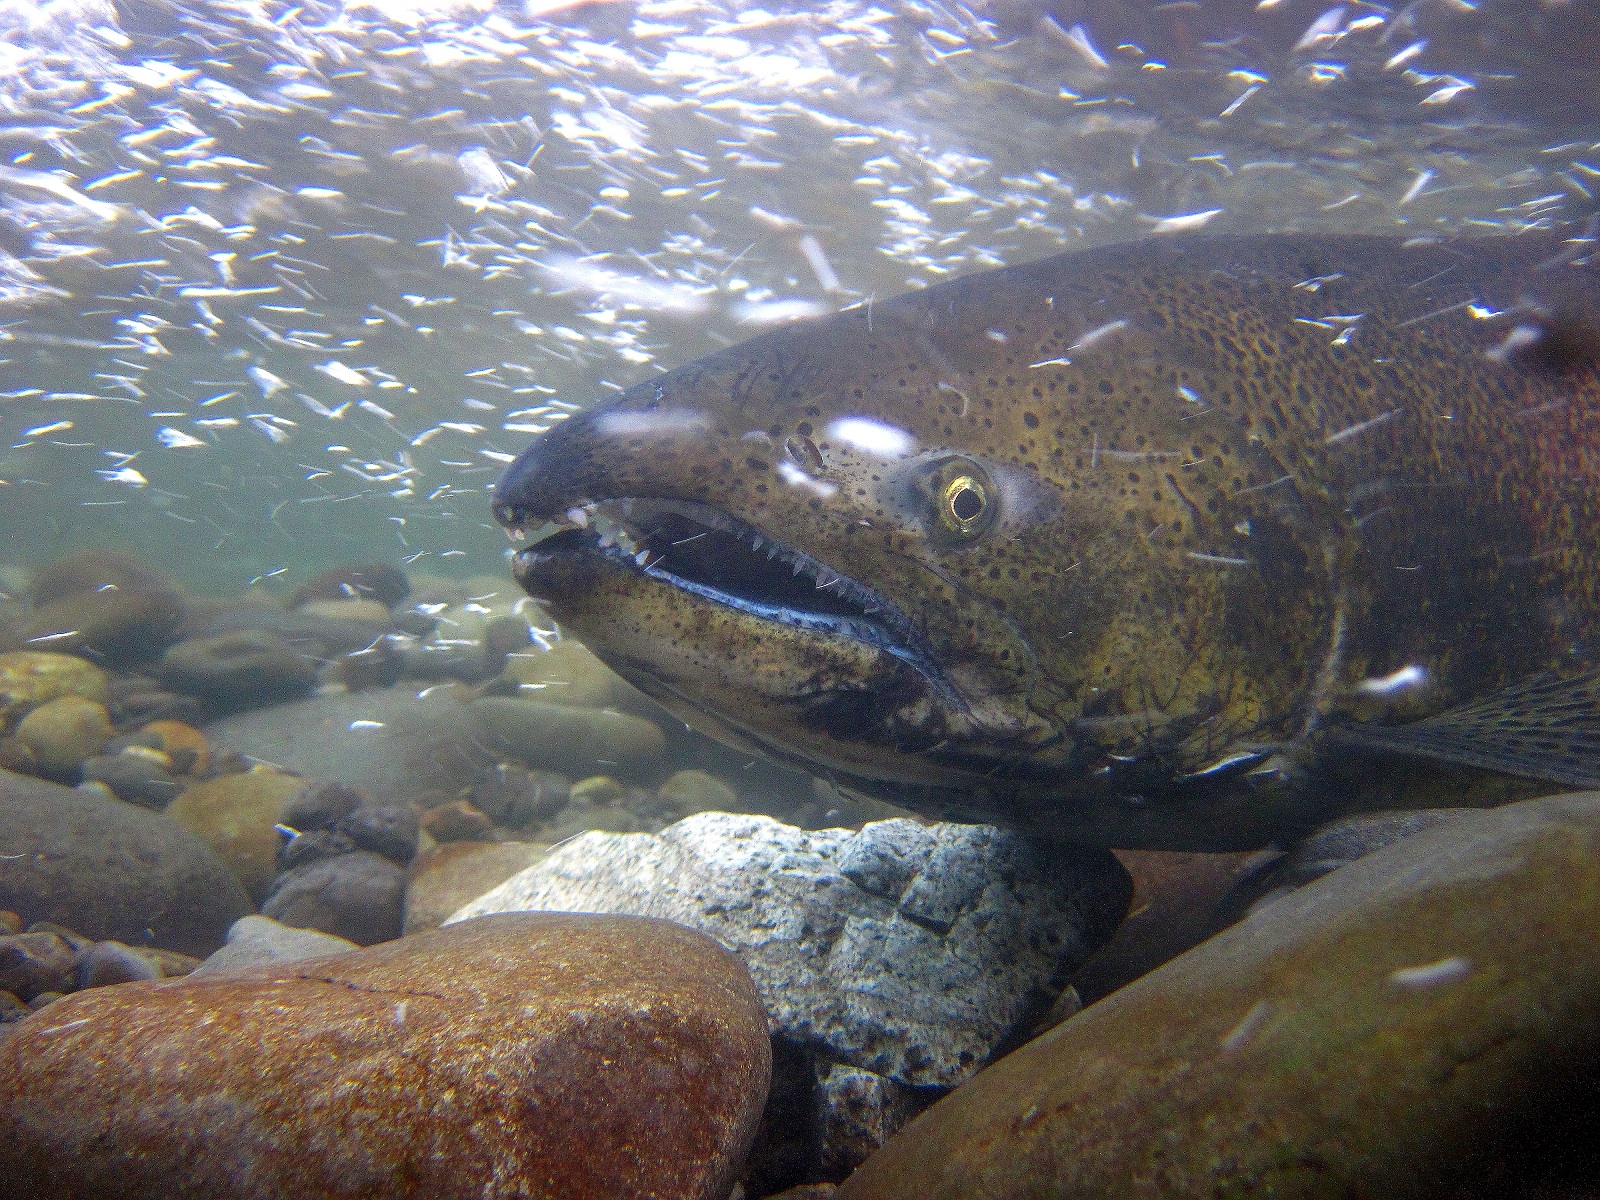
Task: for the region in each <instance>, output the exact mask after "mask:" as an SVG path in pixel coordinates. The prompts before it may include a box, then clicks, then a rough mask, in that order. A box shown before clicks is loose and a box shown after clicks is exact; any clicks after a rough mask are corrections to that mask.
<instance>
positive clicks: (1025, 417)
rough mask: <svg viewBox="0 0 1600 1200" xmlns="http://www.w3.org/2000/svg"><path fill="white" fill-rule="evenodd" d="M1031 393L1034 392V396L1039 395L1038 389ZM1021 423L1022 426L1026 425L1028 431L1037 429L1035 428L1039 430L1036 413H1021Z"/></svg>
mask: <svg viewBox="0 0 1600 1200" xmlns="http://www.w3.org/2000/svg"><path fill="white" fill-rule="evenodd" d="M1033 391H1034V395H1038V394H1039V389H1038V388H1034V389H1033ZM1022 423H1023V424H1024V425H1026V426H1027V427H1028V428H1029V429H1037V428H1039V414H1038V413H1034V412H1025V413H1023V414H1022Z"/></svg>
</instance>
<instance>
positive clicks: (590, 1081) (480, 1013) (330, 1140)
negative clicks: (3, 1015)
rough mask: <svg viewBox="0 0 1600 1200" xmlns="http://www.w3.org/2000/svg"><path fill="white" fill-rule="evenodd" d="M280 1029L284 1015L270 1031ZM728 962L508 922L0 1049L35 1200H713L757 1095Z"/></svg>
mask: <svg viewBox="0 0 1600 1200" xmlns="http://www.w3.org/2000/svg"><path fill="white" fill-rule="evenodd" d="M285 1014H292V1019H290V1020H286V1019H285ZM769 1064H770V1049H769V1046H768V1041H767V1028H766V1018H765V1016H764V1015H763V1013H762V1011H761V1006H760V1004H759V1002H758V1000H757V998H756V995H755V991H754V989H753V988H752V987H751V984H750V978H749V975H748V974H747V973H746V971H745V970H744V968H743V967H742V966H740V964H739V962H738V960H737V959H735V958H734V957H733V956H732V955H729V954H728V953H726V952H725V951H723V950H722V949H720V948H719V947H718V946H717V945H716V944H715V943H714V942H712V941H711V940H710V939H709V938H706V937H703V936H702V935H700V934H696V933H693V932H691V931H690V930H687V929H683V928H682V927H680V926H676V925H673V924H671V923H669V922H665V921H648V920H638V919H633V918H624V917H590V916H579V915H571V914H562V915H553V914H547V915H539V916H528V915H523V916H503V917H493V918H489V919H487V920H483V921H473V922H470V923H467V924H464V925H460V926H455V927H452V928H450V929H446V930H438V931H433V932H430V933H424V934H419V935H417V936H416V937H413V938H408V939H406V940H405V941H404V942H403V943H399V944H396V945H392V946H383V947H378V948H375V949H371V950H364V951H357V952H353V953H347V954H342V955H338V956H336V957H331V958H322V959H313V960H309V961H305V962H301V963H298V964H293V965H289V966H284V965H281V964H275V965H269V966H264V967H256V968H250V969H247V970H242V971H237V972H229V973H225V974H220V975H211V976H204V977H201V978H198V979H190V980H177V981H162V982H154V983H134V984H127V985H124V986H123V987H119V988H112V989H107V990H103V991H98V992H88V993H84V994H82V995H78V996H73V997H69V998H67V999H65V1000H61V1001H58V1002H57V1003H56V1004H55V1005H54V1006H52V1007H51V1009H50V1010H49V1012H47V1013H42V1014H36V1015H35V1016H34V1017H32V1018H31V1019H29V1020H28V1021H24V1022H23V1023H22V1024H20V1025H19V1026H16V1028H15V1031H14V1032H13V1033H10V1034H8V1035H5V1036H4V1037H0V1092H3V1093H4V1094H7V1095H13V1096H16V1095H25V1096H27V1098H28V1099H27V1102H26V1103H23V1104H9V1105H5V1106H3V1107H0V1180H3V1181H5V1182H4V1183H3V1184H0V1187H4V1188H6V1189H10V1190H11V1194H15V1195H19V1196H20V1195H24V1194H26V1195H27V1196H29V1197H30V1200H56V1198H66V1197H83V1196H95V1197H97V1198H100V1200H135V1198H137V1200H147V1198H148V1197H152V1196H163V1197H172V1198H174V1200H184V1198H199V1197H205V1198H206V1200H267V1198H269V1197H270V1198H272V1200H281V1198H282V1197H285V1196H294V1197H296V1198H297V1200H332V1198H333V1197H349V1196H383V1197H385V1198H386V1200H411V1198H416V1200H424V1198H425V1200H468V1198H471V1200H481V1198H482V1197H485V1196H506V1197H510V1196H522V1197H530V1198H532V1197H546V1198H549V1200H557V1198H560V1200H646V1198H647V1197H672V1198H673V1200H725V1197H727V1195H728V1192H729V1189H730V1188H731V1186H732V1184H733V1180H734V1178H735V1176H736V1172H737V1169H738V1166H739V1163H740V1161H741V1159H742V1157H743V1155H744V1152H745V1150H746V1148H747V1147H748V1145H749V1142H750V1138H751V1135H752V1133H753V1131H754V1128H755V1122H756V1118H757V1115H758V1114H759V1112H760V1110H761V1104H762V1101H763V1099H764V1098H765V1096H766V1090H767V1077H768V1069H769Z"/></svg>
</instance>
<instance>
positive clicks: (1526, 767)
mask: <svg viewBox="0 0 1600 1200" xmlns="http://www.w3.org/2000/svg"><path fill="white" fill-rule="evenodd" d="M1327 736H1328V738H1329V739H1330V740H1331V741H1333V742H1334V743H1336V744H1342V745H1347V746H1356V747H1360V748H1362V749H1366V750H1377V751H1387V752H1391V753H1395V754H1405V755H1412V756H1416V757H1420V758H1431V759H1436V760H1438V761H1440V762H1448V763H1460V764H1462V765H1464V766H1469V767H1484V768H1486V769H1488V770H1491V771H1499V772H1501V773H1503V774H1506V775H1515V776H1518V777H1520V778H1523V779H1539V780H1548V781H1549V782H1551V783H1561V784H1566V785H1568V786H1571V787H1584V788H1600V672H1590V673H1588V674H1585V675H1579V676H1574V677H1571V678H1561V677H1558V676H1554V675H1540V676H1537V677H1535V678H1533V679H1531V680H1528V681H1527V682H1524V683H1519V684H1516V685H1514V686H1512V687H1509V688H1506V689H1505V690H1503V691H1500V692H1496V693H1494V694H1493V695H1491V696H1488V697H1486V698H1484V699H1482V700H1478V701H1474V702H1473V703H1471V704H1466V705H1462V706H1461V707H1459V708H1453V709H1450V710H1449V711H1447V712H1443V713H1440V714H1439V715H1438V716H1436V717H1429V718H1427V719H1426V720H1423V721H1416V722H1414V723H1412V724H1410V725H1351V726H1344V727H1341V728H1336V729H1330V730H1328V731H1327Z"/></svg>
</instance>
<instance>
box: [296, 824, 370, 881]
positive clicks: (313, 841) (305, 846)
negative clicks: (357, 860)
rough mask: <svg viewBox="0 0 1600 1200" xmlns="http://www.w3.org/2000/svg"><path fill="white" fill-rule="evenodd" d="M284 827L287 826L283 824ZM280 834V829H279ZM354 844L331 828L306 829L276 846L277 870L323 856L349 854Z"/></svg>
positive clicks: (299, 864) (298, 865) (311, 861)
mask: <svg viewBox="0 0 1600 1200" xmlns="http://www.w3.org/2000/svg"><path fill="white" fill-rule="evenodd" d="M284 827H285V828H288V827H289V826H288V825H287V824H285V826H284ZM280 836H281V831H280ZM355 850H356V844H355V843H354V842H352V841H351V840H350V839H349V837H347V836H346V835H345V834H342V833H339V832H336V831H335V830H332V829H308V830H305V831H304V832H302V833H297V834H295V835H294V836H293V837H290V838H287V839H286V840H284V841H283V842H282V844H280V845H279V846H278V870H279V871H292V870H294V868H296V867H303V866H305V865H306V864H307V863H313V862H317V861H318V860H319V859H324V858H337V857H338V856H339V855H341V854H351V853H354V851H355Z"/></svg>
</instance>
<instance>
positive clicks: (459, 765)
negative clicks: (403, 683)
mask: <svg viewBox="0 0 1600 1200" xmlns="http://www.w3.org/2000/svg"><path fill="white" fill-rule="evenodd" d="M205 732H206V736H207V737H208V738H209V739H210V740H211V741H212V743H213V744H215V745H219V746H227V747H229V748H230V749H233V750H237V751H239V752H240V753H241V754H248V755H250V756H251V757H252V758H257V759H261V760H263V761H265V762H272V763H276V764H278V765H279V766H281V767H284V768H285V769H287V770H291V771H295V772H297V773H298V774H301V775H304V776H306V777H308V778H313V779H347V780H357V781H359V782H360V784H361V787H362V789H363V790H364V791H365V792H366V793H367V794H368V795H369V796H370V797H371V798H372V799H374V800H378V801H393V800H404V799H410V798H413V797H422V796H433V795H436V794H437V793H439V792H445V793H449V794H452V795H453V794H454V793H456V792H457V791H459V790H460V789H461V788H463V787H470V786H471V785H473V784H474V783H476V782H477V781H478V779H479V778H480V777H481V776H482V775H483V773H484V772H485V771H487V770H489V769H490V768H491V767H493V766H494V765H495V763H496V762H498V761H499V757H498V756H497V755H495V754H493V753H492V752H490V751H489V750H487V749H486V748H485V746H484V739H483V734H482V732H481V731H480V730H479V728H478V726H477V725H476V723H475V722H474V721H473V720H472V718H471V716H470V715H469V714H468V706H467V705H464V704H462V703H460V702H459V701H457V700H455V699H454V698H453V697H451V696H450V695H448V694H447V693H446V692H445V691H444V690H442V689H441V690H438V691H430V692H429V693H428V694H426V695H418V694H417V693H416V692H414V691H409V690H405V689H401V688H392V689H388V690H382V691H366V692H359V693H330V694H328V695H320V696H311V697H308V698H306V699H304V700H299V701H296V702H295V703H293V704H280V705H275V706H273V707H271V708H260V709H255V710H254V711H251V712H244V713H239V714H237V715H235V716H230V717H226V718H224V719H222V720H220V721H214V722H212V723H211V724H209V725H207V726H206V730H205ZM435 802H437V800H435Z"/></svg>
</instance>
